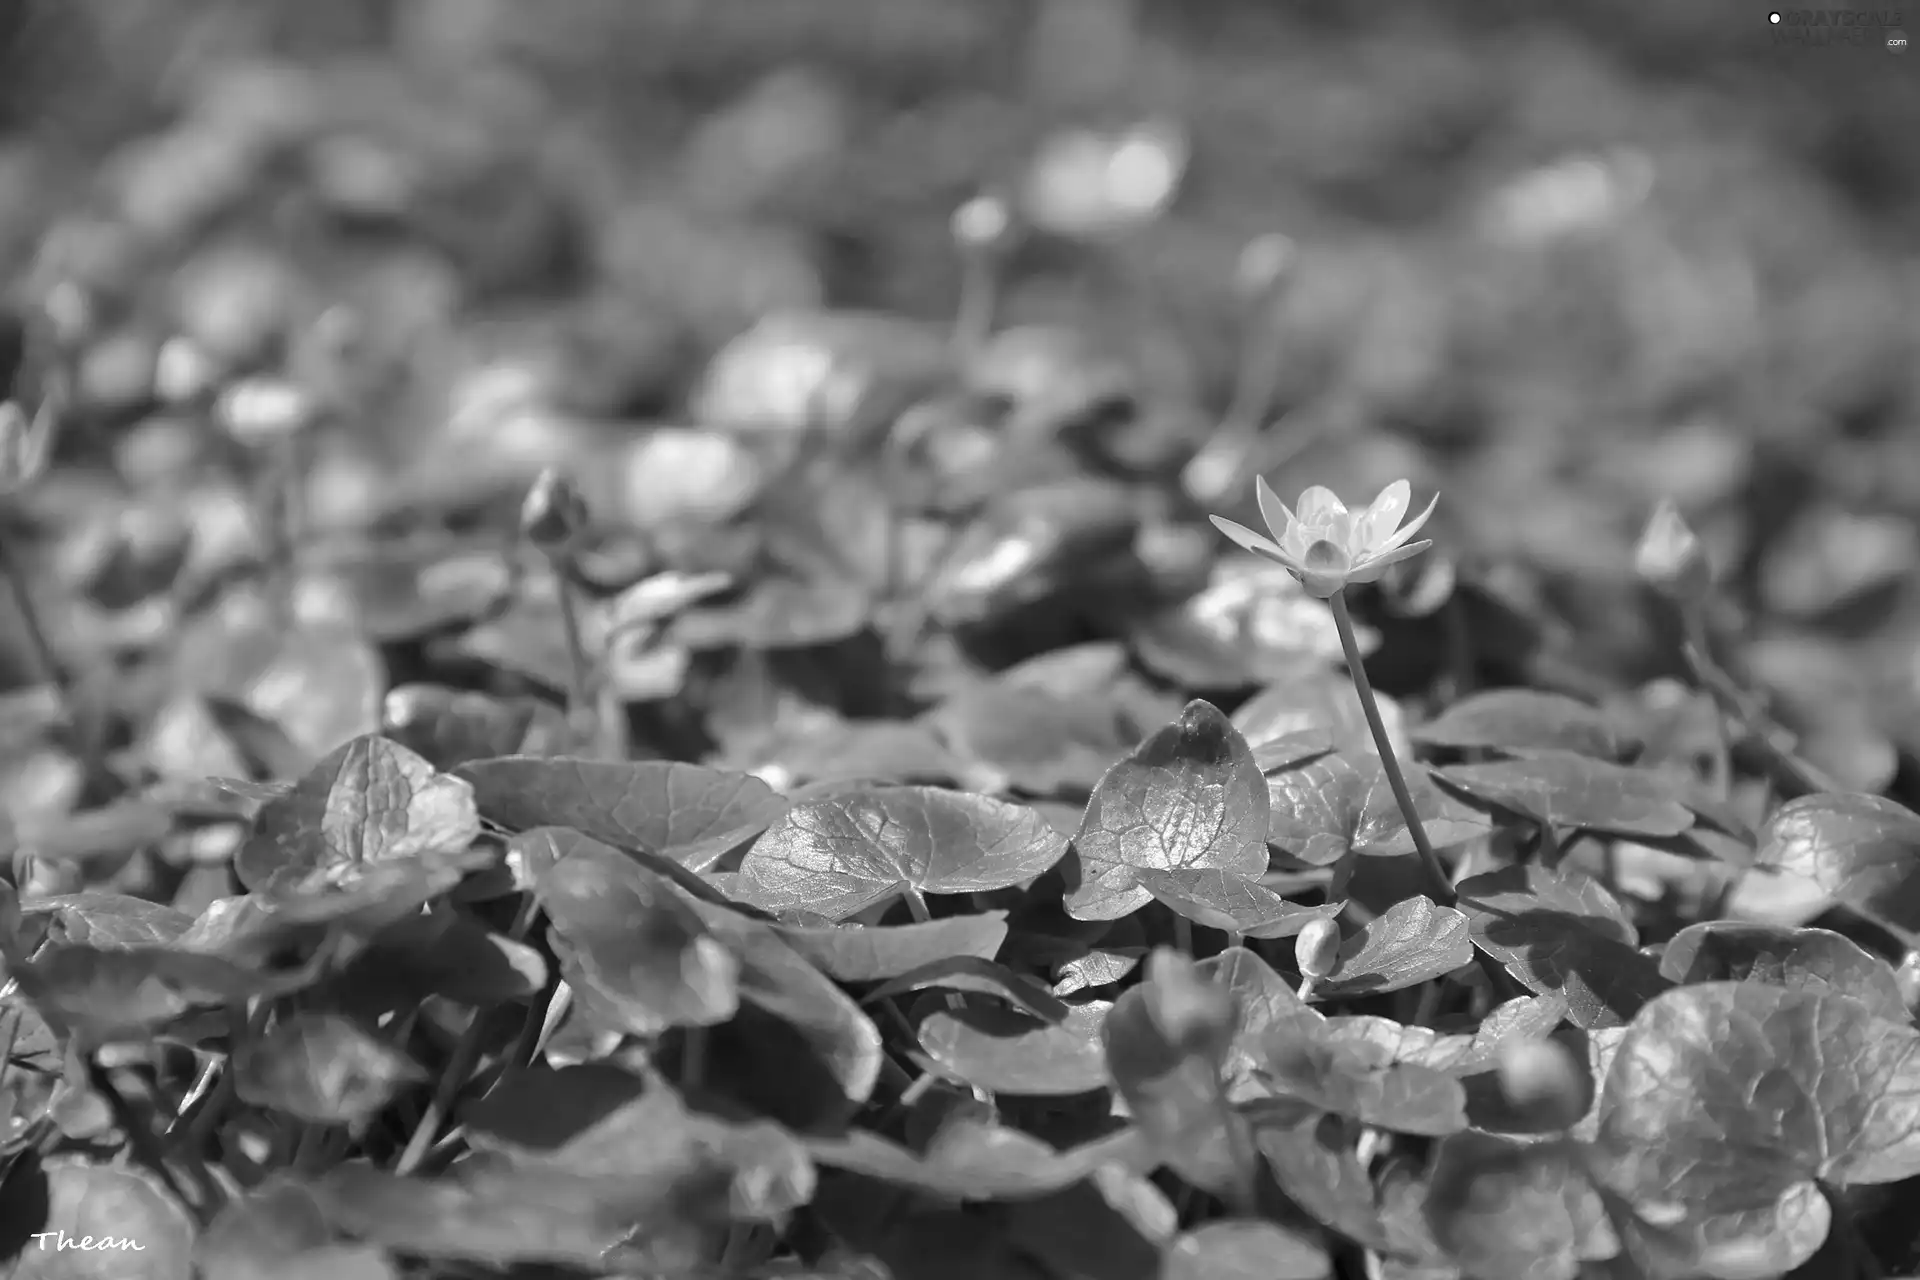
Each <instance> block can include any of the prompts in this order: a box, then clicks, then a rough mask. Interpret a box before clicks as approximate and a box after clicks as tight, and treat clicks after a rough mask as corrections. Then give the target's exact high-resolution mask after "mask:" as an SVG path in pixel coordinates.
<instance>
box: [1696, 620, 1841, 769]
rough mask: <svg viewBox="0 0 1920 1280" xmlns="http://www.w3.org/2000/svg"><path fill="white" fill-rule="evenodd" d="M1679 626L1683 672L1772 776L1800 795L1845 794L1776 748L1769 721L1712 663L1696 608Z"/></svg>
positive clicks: (1775, 734)
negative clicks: (1734, 723) (1734, 725)
mask: <svg viewBox="0 0 1920 1280" xmlns="http://www.w3.org/2000/svg"><path fill="white" fill-rule="evenodd" d="M1681 622H1682V624H1683V626H1684V627H1685V639H1683V640H1682V641H1681V643H1680V653H1681V656H1682V657H1683V658H1685V659H1686V663H1687V669H1688V670H1689V671H1690V672H1692V674H1693V678H1694V682H1695V683H1696V684H1698V685H1699V686H1700V687H1701V688H1703V689H1705V690H1706V691H1707V693H1708V694H1709V695H1711V696H1712V698H1713V700H1714V702H1715V704H1716V705H1717V706H1718V707H1719V708H1720V713H1721V714H1722V715H1724V716H1732V717H1733V718H1734V719H1735V720H1738V721H1739V722H1740V727H1741V728H1743V729H1745V730H1746V732H1747V736H1748V738H1750V739H1751V740H1752V741H1753V743H1754V745H1755V746H1757V747H1759V749H1760V752H1761V754H1762V755H1764V756H1765V757H1766V758H1767V763H1768V764H1769V765H1771V766H1772V769H1773V772H1774V774H1775V776H1776V777H1777V778H1778V779H1779V780H1780V781H1783V782H1785V783H1787V784H1789V785H1791V786H1794V787H1797V788H1799V790H1800V792H1801V793H1802V794H1808V795H1812V794H1818V793H1822V792H1837V791H1844V790H1846V788H1845V787H1843V786H1841V785H1840V783H1839V782H1838V781H1836V780H1835V779H1833V778H1830V777H1828V776H1827V774H1826V773H1825V772H1823V771H1822V770H1821V769H1820V768H1819V767H1818V766H1816V765H1813V764H1811V763H1809V762H1808V761H1806V760H1803V759H1801V758H1800V757H1799V756H1798V755H1796V754H1795V753H1794V752H1793V751H1792V750H1790V749H1788V748H1786V747H1784V746H1782V745H1780V742H1779V739H1778V735H1779V734H1780V732H1781V730H1780V727H1779V726H1778V725H1776V724H1775V723H1774V722H1773V718H1772V717H1771V716H1769V715H1767V713H1766V712H1765V711H1764V710H1763V709H1762V708H1761V707H1760V705H1759V704H1758V703H1757V702H1755V701H1754V700H1753V699H1752V698H1750V697H1749V696H1747V694H1746V693H1745V692H1744V691H1743V690H1742V689H1741V688H1740V686H1739V684H1738V683H1737V682H1736V681H1735V680H1734V678H1733V677H1732V676H1731V675H1729V674H1728V673H1727V671H1726V670H1725V668H1723V667H1721V666H1720V664H1719V663H1718V662H1716V661H1714V658H1713V651H1712V649H1711V648H1710V647H1709V645H1708V637H1707V624H1706V619H1705V618H1704V617H1703V616H1702V615H1701V612H1700V610H1699V609H1697V608H1693V607H1683V608H1682V609H1681Z"/></svg>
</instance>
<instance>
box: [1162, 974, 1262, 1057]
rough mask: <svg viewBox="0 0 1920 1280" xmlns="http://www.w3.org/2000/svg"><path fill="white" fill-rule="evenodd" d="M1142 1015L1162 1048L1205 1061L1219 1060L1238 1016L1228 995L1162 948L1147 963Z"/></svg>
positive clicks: (1219, 985) (1232, 998)
mask: <svg viewBox="0 0 1920 1280" xmlns="http://www.w3.org/2000/svg"><path fill="white" fill-rule="evenodd" d="M1145 994H1146V997H1147V1012H1148V1014H1149V1015H1150V1016H1151V1017H1152V1018H1153V1022H1154V1025H1155V1026H1157V1027H1159V1028H1160V1034H1161V1035H1163V1036H1165V1037H1166V1038H1167V1043H1169V1044H1170V1045H1172V1046H1173V1047H1174V1048H1176V1049H1178V1050H1180V1051H1181V1052H1182V1053H1190V1054H1198V1055H1200V1056H1202V1057H1205V1058H1207V1059H1209V1060H1210V1061H1215V1062H1217V1061H1219V1060H1220V1059H1221V1058H1222V1057H1224V1056H1225V1054H1226V1051H1227V1046H1228V1045H1229V1044H1230V1043H1231V1042H1232V1040H1233V1033H1234V1030H1235V1029H1236V1028H1237V1027H1238V1025H1239V1021H1240V1016H1239V1010H1238V1009H1237V1008H1236V1006H1235V1002H1234V997H1233V992H1232V991H1230V990H1229V989H1228V988H1227V987H1225V986H1224V985H1222V984H1221V983H1218V982H1215V981H1213V980H1212V979H1210V978H1208V977H1207V976H1206V975H1205V974H1203V973H1201V972H1200V969H1199V966H1197V965H1195V964H1194V962H1193V961H1192V960H1191V959H1190V958H1188V957H1187V956H1184V955H1182V954H1181V953H1180V952H1178V951H1174V950H1172V949H1170V948H1167V947H1159V948H1156V949H1155V950H1154V952H1153V954H1152V955H1149V956H1148V957H1147V981H1146V986H1145Z"/></svg>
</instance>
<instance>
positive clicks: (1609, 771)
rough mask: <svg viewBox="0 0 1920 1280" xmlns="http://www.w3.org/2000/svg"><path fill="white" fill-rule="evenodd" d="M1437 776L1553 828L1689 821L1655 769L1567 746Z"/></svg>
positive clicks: (1623, 829) (1644, 830)
mask: <svg viewBox="0 0 1920 1280" xmlns="http://www.w3.org/2000/svg"><path fill="white" fill-rule="evenodd" d="M1435 776H1436V777H1438V778H1440V779H1441V780H1442V781H1444V782H1446V783H1448V784H1449V785H1451V786H1454V787H1458V788H1459V789H1460V790H1461V791H1464V792H1466V793H1467V794H1468V795H1470V796H1472V797H1474V798H1475V799H1477V800H1479V801H1481V802H1482V803H1484V804H1490V805H1495V806H1497V807H1499V808H1502V809H1510V810H1512V811H1513V812H1515V813H1517V814H1520V815H1521V816H1522V817H1526V818H1531V819H1533V820H1534V821H1535V822H1542V823H1551V824H1552V825H1554V826H1556V827H1577V828H1581V829H1584V830H1588V831H1607V832H1612V833H1613V834H1615V835H1623V836H1676V835H1679V834H1680V833H1681V832H1682V831H1685V830H1686V829H1687V828H1688V827H1690V826H1692V825H1693V811H1692V810H1690V809H1689V808H1687V806H1686V805H1685V804H1684V803H1683V802H1682V800H1681V798H1680V796H1679V794H1678V792H1677V791H1676V790H1675V789H1674V787H1673V786H1672V785H1671V784H1670V783H1668V781H1667V780H1666V779H1665V778H1663V777H1662V776H1661V775H1659V774H1657V773H1653V772H1651V771H1649V770H1646V769H1633V768H1628V767H1627V766H1625V765H1617V764H1608V763H1606V762H1604V761H1600V760H1595V759H1592V758H1591V757H1588V756H1581V755H1574V754H1573V753H1571V752H1567V751H1547V752H1542V753H1540V754H1538V755H1535V756H1532V757H1530V758H1528V759H1525V760H1496V761H1493V762H1491V763H1489V764H1457V765H1452V766H1450V767H1448V768H1445V769H1439V770H1435Z"/></svg>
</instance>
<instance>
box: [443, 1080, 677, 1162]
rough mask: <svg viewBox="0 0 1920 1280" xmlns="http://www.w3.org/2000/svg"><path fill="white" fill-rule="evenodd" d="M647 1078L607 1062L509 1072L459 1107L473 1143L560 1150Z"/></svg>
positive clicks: (488, 1147)
mask: <svg viewBox="0 0 1920 1280" xmlns="http://www.w3.org/2000/svg"><path fill="white" fill-rule="evenodd" d="M646 1087H647V1082H646V1081H645V1080H644V1079H642V1078H641V1077H640V1076H637V1075H635V1074H634V1073H633V1072H631V1071H628V1070H627V1069H626V1068H625V1067H618V1066H615V1065H613V1064H612V1063H607V1062H586V1063H580V1064H577V1065H575V1066H570V1067H560V1068H557V1069H556V1068H552V1067H548V1066H545V1065H543V1064H535V1065H531V1066H528V1067H527V1068H525V1069H523V1070H519V1071H513V1072H509V1073H508V1074H507V1075H506V1076H504V1077H502V1078H501V1080H500V1083H499V1084H498V1085H496V1086H494V1088H493V1089H492V1090H491V1091H489V1092H488V1093H485V1094H483V1095H481V1096H480V1097H478V1098H475V1099H473V1100H472V1101H471V1102H469V1103H468V1104H467V1105H466V1106H464V1107H462V1108H461V1110H460V1120H461V1123H462V1124H463V1125H464V1126H465V1127H466V1131H467V1135H468V1137H469V1139H470V1140H471V1141H472V1142H473V1144H474V1146H475V1147H477V1148H479V1149H481V1150H485V1151H505V1152H508V1153H509V1154H511V1153H515V1152H522V1151H556V1150H558V1149H559V1148H561V1147H563V1146H565V1145H566V1144H567V1143H569V1142H571V1141H573V1140H574V1139H575V1138H577V1137H579V1136H580V1135H581V1134H582V1133H585V1132H586V1131H587V1130H589V1129H591V1128H592V1127H593V1126H594V1125H597V1124H599V1123H600V1122H601V1121H603V1120H605V1119H606V1118H607V1117H608V1116H610V1115H612V1114H613V1113H614V1112H615V1111H617V1110H618V1109H619V1108H621V1107H623V1106H625V1105H626V1104H627V1103H629V1102H632V1101H633V1100H634V1099H635V1098H638V1097H639V1096H640V1095H641V1093H643V1092H644V1091H645V1090H646Z"/></svg>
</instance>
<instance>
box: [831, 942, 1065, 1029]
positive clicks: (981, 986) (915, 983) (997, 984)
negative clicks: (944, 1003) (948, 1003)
mask: <svg viewBox="0 0 1920 1280" xmlns="http://www.w3.org/2000/svg"><path fill="white" fill-rule="evenodd" d="M932 988H937V989H940V990H946V991H970V992H973V993H975V994H979V995H989V996H996V997H998V998H999V999H1001V1000H1005V1001H1006V1002H1007V1003H1009V1004H1011V1005H1014V1006H1015V1007H1017V1008H1019V1009H1022V1010H1024V1011H1025V1012H1027V1013H1030V1014H1032V1015H1033V1016H1034V1017H1036V1018H1039V1019H1040V1020H1042V1021H1043V1022H1065V1021H1066V1020H1067V1013H1068V1012H1069V1010H1068V1007H1067V1005H1066V1003H1065V1002H1064V1001H1062V1000H1061V999H1060V998H1059V997H1057V996H1055V995H1054V994H1053V993H1052V992H1050V991H1048V990H1047V988H1046V986H1045V985H1044V984H1042V983H1041V982H1040V981H1039V980H1038V979H1035V978H1029V977H1027V976H1026V975H1025V974H1023V973H1015V972H1014V971H1013V970H1011V969H1009V968H1007V967H1006V966H1005V965H1003V964H995V963H994V962H993V961H991V960H980V959H976V958H974V957H970V956H948V957H947V958H946V959H944V960H930V961H928V962H927V963H926V964H923V965H921V966H920V967H919V968H917V969H912V970H909V971H908V972H906V973H903V974H901V975H900V976H899V977H897V978H893V979H890V980H889V981H887V982H883V983H881V984H880V985H879V986H877V987H875V988H874V989H873V990H872V991H869V992H868V993H867V994H866V995H865V996H864V997H862V998H861V1001H860V1003H862V1004H872V1003H873V1002H874V1001H876V1000H886V999H890V998H892V997H893V996H898V995H904V994H906V993H908V992H911V991H925V990H928V989H932Z"/></svg>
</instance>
